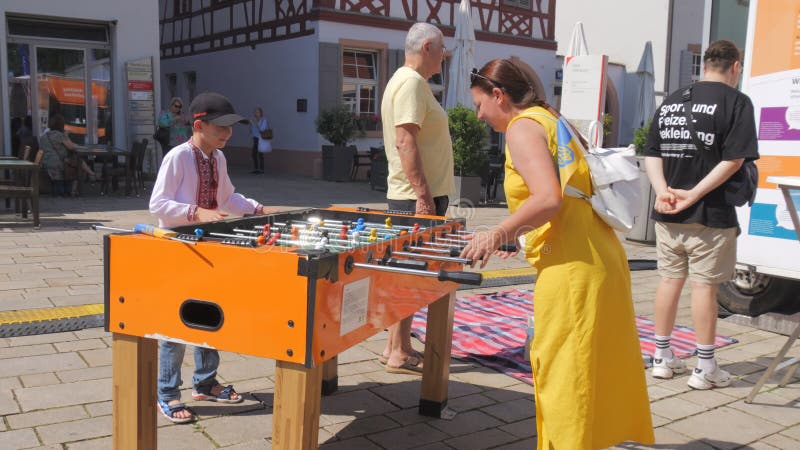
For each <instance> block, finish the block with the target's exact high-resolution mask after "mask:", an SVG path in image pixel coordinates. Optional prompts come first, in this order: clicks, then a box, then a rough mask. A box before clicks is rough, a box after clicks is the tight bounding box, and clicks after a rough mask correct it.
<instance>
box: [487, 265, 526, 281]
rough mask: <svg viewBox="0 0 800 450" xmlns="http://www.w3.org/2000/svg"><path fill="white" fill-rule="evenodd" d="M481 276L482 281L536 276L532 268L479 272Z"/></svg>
mask: <svg viewBox="0 0 800 450" xmlns="http://www.w3.org/2000/svg"><path fill="white" fill-rule="evenodd" d="M481 275H483V279H484V280H487V279H492V278H511V277H524V276H532V275H536V269H534V268H533V267H520V268H518V269H497V270H485V271H483V272H481Z"/></svg>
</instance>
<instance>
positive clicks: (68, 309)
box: [0, 303, 104, 326]
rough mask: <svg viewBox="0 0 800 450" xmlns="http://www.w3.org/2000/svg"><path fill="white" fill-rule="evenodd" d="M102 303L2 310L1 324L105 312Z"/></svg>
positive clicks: (70, 317)
mask: <svg viewBox="0 0 800 450" xmlns="http://www.w3.org/2000/svg"><path fill="white" fill-rule="evenodd" d="M103 312H104V307H103V304H102V303H95V304H91V305H81V306H63V307H57V308H38V309H20V310H16V311H2V312H0V326H2V325H9V324H12V323H27V322H41V321H44V320H58V319H74V318H76V317H83V316H92V315H96V314H103Z"/></svg>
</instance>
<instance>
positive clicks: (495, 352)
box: [412, 290, 737, 384]
mask: <svg viewBox="0 0 800 450" xmlns="http://www.w3.org/2000/svg"><path fill="white" fill-rule="evenodd" d="M532 303H533V292H532V291H529V290H512V291H503V292H498V293H495V294H482V295H472V296H469V297H458V300H457V302H456V308H455V316H454V319H453V348H452V354H453V357H456V358H463V359H470V360H473V361H476V362H478V363H480V364H482V365H484V366H487V367H491V368H493V369H495V370H498V371H500V372H503V373H505V374H507V375H510V376H512V377H514V378H516V379H519V380H521V381H524V382H526V383H528V384H532V383H533V380H532V378H531V366H530V363H529V362H527V361H525V359H524V358H523V352H524V349H525V333H526V327H527V323H528V316H529V315H531V313H532V312H533V304H532ZM426 317H427V309H422V310H420V311H418V312H417V313H416V314H415V315H414V322H413V325H412V333H413V334H414V335H415V336H417V337H418V338H419V339H420V340H421V341H423V342H424V340H425V323H426V320H425V318H426ZM636 328H637V329H638V331H639V342H640V345H641V348H642V359H643V361H644V364H645V366H647V367H649V366H650V361H651V359H652V357H651V355H652V354H653V351H654V350H655V346H656V344H655V338H654V337H653V336H654V334H655V333H654V330H653V321H651V320H649V319H645V318H643V317H636ZM694 336H695V335H694V331H693V330H692V329H691V328H688V327H683V326H676V327H675V328H674V329H673V331H672V348H673V350H674V351H675V354H676V355H677V356H678V357H679V358H686V357H688V356H691V355H692V354H693V353H694V351H695V341H694ZM736 342H737V341H736V339H733V338H729V337H724V336H717V338H716V344H717V347H718V348H719V347H724V346H726V345H730V344H733V343H736Z"/></svg>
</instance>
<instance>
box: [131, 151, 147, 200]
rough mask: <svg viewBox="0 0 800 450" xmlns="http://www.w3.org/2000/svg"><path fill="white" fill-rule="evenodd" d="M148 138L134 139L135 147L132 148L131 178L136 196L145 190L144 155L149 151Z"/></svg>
mask: <svg viewBox="0 0 800 450" xmlns="http://www.w3.org/2000/svg"><path fill="white" fill-rule="evenodd" d="M147 142H148V141H147V139H142V140H141V141H134V142H133V148H132V149H131V169H130V170H131V179H132V182H133V188H134V189H135V190H136V196H137V197H139V196H140V193H139V190H140V189H141V192H144V190H145V188H144V157H145V154H146V153H147Z"/></svg>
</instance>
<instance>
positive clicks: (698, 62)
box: [692, 53, 703, 82]
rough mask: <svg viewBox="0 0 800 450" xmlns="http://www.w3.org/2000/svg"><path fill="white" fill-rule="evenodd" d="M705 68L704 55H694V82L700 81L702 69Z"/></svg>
mask: <svg viewBox="0 0 800 450" xmlns="http://www.w3.org/2000/svg"><path fill="white" fill-rule="evenodd" d="M702 66H703V55H701V54H700V53H692V82H695V81H700V75H701V74H702V71H701V68H702Z"/></svg>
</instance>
